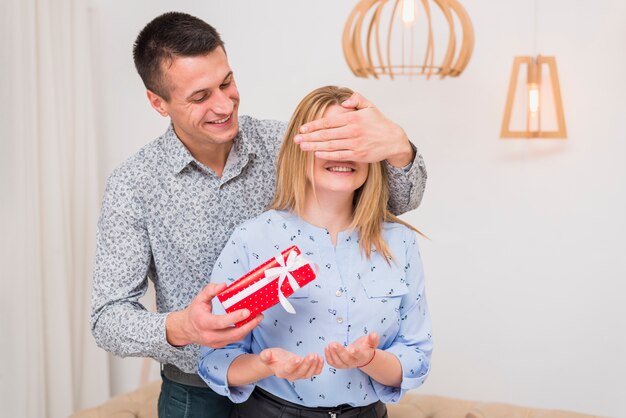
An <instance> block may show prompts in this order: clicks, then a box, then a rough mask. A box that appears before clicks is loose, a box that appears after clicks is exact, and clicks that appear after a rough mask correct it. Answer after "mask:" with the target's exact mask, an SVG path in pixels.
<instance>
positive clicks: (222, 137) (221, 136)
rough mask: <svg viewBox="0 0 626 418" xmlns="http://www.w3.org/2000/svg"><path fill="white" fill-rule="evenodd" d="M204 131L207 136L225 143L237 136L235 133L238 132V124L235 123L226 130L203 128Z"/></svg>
mask: <svg viewBox="0 0 626 418" xmlns="http://www.w3.org/2000/svg"><path fill="white" fill-rule="evenodd" d="M204 133H205V135H206V136H207V137H208V138H210V139H211V140H213V141H215V142H217V143H226V142H230V141H232V140H234V139H235V138H236V137H237V134H238V133H239V126H237V125H235V126H234V127H232V128H230V129H228V130H227V131H224V130H216V129H204Z"/></svg>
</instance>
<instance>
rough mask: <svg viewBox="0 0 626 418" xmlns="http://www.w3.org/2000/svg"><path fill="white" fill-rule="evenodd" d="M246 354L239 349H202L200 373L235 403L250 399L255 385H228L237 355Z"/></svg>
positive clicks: (214, 388)
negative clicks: (229, 372) (229, 373)
mask: <svg viewBox="0 0 626 418" xmlns="http://www.w3.org/2000/svg"><path fill="white" fill-rule="evenodd" d="M242 354H246V353H245V352H244V351H241V350H238V349H228V348H220V349H212V348H206V347H203V348H202V349H201V350H200V360H199V361H198V374H199V375H200V377H201V378H202V380H204V381H205V383H206V384H207V385H208V386H209V387H210V388H211V389H213V391H214V392H215V393H217V394H219V395H222V396H227V397H228V399H230V400H231V401H233V402H234V403H242V402H245V401H246V400H248V398H249V397H250V395H251V394H252V391H253V390H254V387H255V385H254V384H249V385H241V386H228V383H227V379H228V368H229V367H230V365H231V364H232V362H233V361H235V359H236V358H237V357H239V356H240V355H242Z"/></svg>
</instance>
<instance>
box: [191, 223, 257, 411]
mask: <svg viewBox="0 0 626 418" xmlns="http://www.w3.org/2000/svg"><path fill="white" fill-rule="evenodd" d="M239 232H240V228H237V229H236V230H235V232H234V233H233V235H232V236H231V237H230V239H229V240H228V243H227V244H226V246H225V247H224V249H223V250H222V253H221V254H220V256H219V258H218V259H217V261H216V263H215V267H214V268H213V273H212V275H211V282H212V283H227V284H230V283H232V282H233V281H234V280H237V279H238V278H240V277H241V276H243V275H244V274H246V273H247V272H248V271H249V270H250V268H249V267H250V263H249V259H248V255H247V246H246V245H245V243H244V240H243V239H242V238H241V236H240V235H239ZM213 313H215V314H218V315H221V314H224V313H225V311H224V307H223V306H222V304H221V303H220V301H219V300H218V299H217V298H213ZM251 345H252V333H250V334H248V335H247V336H246V337H245V338H244V339H243V340H241V341H238V342H236V343H233V344H229V345H227V346H225V347H223V348H217V349H215V348H208V347H201V349H200V360H199V361H198V374H199V375H200V377H201V378H202V379H203V380H204V381H205V382H206V384H207V385H208V386H209V387H210V388H211V389H213V391H214V392H215V393H219V394H220V395H223V396H227V397H228V398H229V399H230V400H231V401H233V402H235V403H241V402H244V401H245V400H247V399H248V398H249V397H250V394H251V393H252V391H253V390H254V386H255V385H254V384H249V385H242V386H229V385H228V369H229V367H230V365H231V364H232V362H233V361H234V360H235V359H236V358H237V357H239V356H240V355H242V354H248V353H251V352H252V351H251Z"/></svg>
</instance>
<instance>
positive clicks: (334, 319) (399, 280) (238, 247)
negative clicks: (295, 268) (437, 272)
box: [198, 210, 432, 407]
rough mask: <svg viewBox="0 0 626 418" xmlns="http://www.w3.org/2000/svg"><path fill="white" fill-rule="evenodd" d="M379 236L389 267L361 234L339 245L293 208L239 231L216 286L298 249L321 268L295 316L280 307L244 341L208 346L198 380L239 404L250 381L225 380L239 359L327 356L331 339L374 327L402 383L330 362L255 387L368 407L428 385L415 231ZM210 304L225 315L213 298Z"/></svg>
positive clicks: (343, 236) (399, 228)
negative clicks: (272, 352)
mask: <svg viewBox="0 0 626 418" xmlns="http://www.w3.org/2000/svg"><path fill="white" fill-rule="evenodd" d="M383 237H384V239H385V241H386V242H387V245H388V246H389V248H390V250H391V252H392V254H393V257H394V261H392V263H391V267H390V266H389V265H388V264H387V263H386V261H385V260H384V258H383V257H382V256H381V255H380V254H378V253H376V252H373V253H372V257H371V259H369V260H368V259H366V258H365V256H364V255H363V253H362V251H361V250H360V248H359V245H358V234H357V233H356V232H354V231H353V232H350V231H344V232H340V233H339V235H338V237H337V245H336V246H333V244H332V242H331V239H330V234H329V233H328V231H327V230H326V229H324V228H319V227H316V226H313V225H311V224H309V223H307V222H305V221H303V220H302V219H300V218H299V217H297V216H294V215H292V214H290V213H288V212H283V211H275V210H270V211H268V212H265V213H263V214H261V215H260V216H258V217H257V218H254V219H252V220H249V221H247V222H245V223H244V224H242V225H241V226H239V227H237V228H236V229H235V232H234V233H233V235H232V236H231V238H230V240H229V241H228V243H227V244H226V247H225V248H224V250H223V251H222V253H221V255H220V257H219V258H218V260H217V262H216V264H215V268H214V270H213V275H212V278H211V282H212V283H220V282H226V283H232V282H233V281H234V280H236V279H238V278H239V277H241V276H243V275H244V274H245V273H247V272H248V271H249V270H251V269H253V268H254V267H256V266H258V265H259V264H261V263H263V262H265V261H266V260H268V259H270V258H273V257H274V256H275V255H277V254H278V253H280V252H281V251H282V250H284V249H286V248H288V247H290V246H292V245H297V246H298V247H299V248H300V250H301V251H302V254H303V255H305V257H307V258H308V259H309V260H312V261H313V262H315V263H316V264H317V265H318V266H319V272H318V274H317V278H316V279H315V280H314V281H313V282H311V283H309V284H308V285H306V286H304V287H303V288H301V289H300V290H298V291H297V292H296V293H294V294H293V295H292V296H291V297H290V298H289V301H290V302H291V304H292V305H293V306H294V308H295V310H296V314H295V315H292V314H289V313H287V312H286V311H285V310H284V308H283V307H282V306H281V305H280V304H278V305H275V306H273V307H271V308H270V309H268V310H266V311H265V312H264V315H265V318H264V320H263V321H262V322H261V324H260V325H259V326H257V327H256V328H255V329H254V330H253V331H252V333H250V334H249V335H248V336H247V337H246V338H245V339H244V340H243V341H240V342H238V343H235V344H231V345H228V346H226V347H224V348H221V349H209V348H202V349H201V357H200V361H199V364H198V368H199V374H200V376H201V377H202V378H203V379H204V380H205V381H206V382H207V384H208V385H209V386H210V387H211V388H212V389H213V390H214V391H215V392H217V393H219V394H222V395H225V396H228V397H229V398H230V399H231V400H232V401H234V402H237V403H239V402H243V401H245V400H246V399H248V397H249V396H250V394H251V393H252V390H253V389H254V384H250V385H244V386H236V387H233V386H228V384H227V382H226V377H227V371H228V367H229V366H230V364H231V363H232V361H233V360H234V359H235V358H237V357H238V356H239V355H242V354H245V353H254V354H258V353H260V352H261V351H262V350H264V349H265V348H270V347H281V348H284V349H286V350H289V351H291V352H293V353H296V354H298V355H300V356H305V355H307V354H309V353H317V354H318V355H320V356H321V357H322V358H323V357H324V347H325V346H326V345H327V344H328V343H330V342H331V341H337V342H339V343H341V344H343V345H344V346H347V345H348V344H351V343H352V342H353V341H354V340H356V339H357V338H359V337H361V336H362V335H365V334H367V333H369V332H373V331H375V332H377V333H378V334H379V335H380V338H381V339H380V345H379V348H380V349H383V350H385V351H387V352H389V353H392V354H394V355H395V356H396V357H398V359H399V361H400V363H401V364H402V384H401V386H400V387H399V388H394V387H390V386H385V385H382V384H380V383H378V382H376V381H375V380H373V379H371V378H370V377H369V376H368V375H366V374H365V373H363V372H362V371H360V370H359V369H335V368H333V367H330V366H329V365H328V364H325V365H324V367H323V370H322V373H321V374H320V375H318V376H314V377H312V378H310V379H305V380H297V381H295V382H293V383H290V382H289V381H287V380H285V379H280V378H277V377H275V376H271V377H268V378H266V379H263V380H260V381H259V382H257V383H256V385H258V386H259V387H260V388H262V389H264V390H266V391H268V392H270V393H272V394H274V395H276V396H279V397H281V398H283V399H285V400H287V401H289V402H294V403H297V404H300V405H305V406H308V407H331V406H336V405H340V404H345V403H347V404H350V405H352V406H364V405H369V404H371V403H373V402H375V401H377V400H381V401H383V402H385V403H395V402H398V401H399V400H400V398H401V397H402V395H403V394H404V392H405V391H406V390H408V389H414V388H416V387H418V386H420V385H421V384H422V383H424V380H425V379H426V377H427V375H428V373H429V370H430V356H431V351H432V343H431V322H430V316H429V312H428V305H427V303H426V297H425V291H424V273H423V270H422V261H421V259H420V254H419V250H418V247H417V242H416V234H415V232H413V231H411V230H410V229H409V228H406V227H405V226H403V225H400V224H395V223H385V224H384V229H383ZM213 309H214V312H216V313H224V309H223V307H222V306H221V305H220V303H219V301H218V300H217V298H215V299H214V303H213Z"/></svg>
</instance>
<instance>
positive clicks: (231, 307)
mask: <svg viewBox="0 0 626 418" xmlns="http://www.w3.org/2000/svg"><path fill="white" fill-rule="evenodd" d="M310 263H311V261H309V260H307V259H306V258H305V257H304V256H303V255H302V254H301V252H300V249H299V248H298V247H297V246H295V245H294V246H292V247H289V248H287V249H286V250H285V251H283V252H282V253H281V254H280V255H276V257H274V258H272V259H270V260H267V261H266V262H265V263H263V264H261V265H260V266H258V267H257V268H255V269H254V270H252V271H250V272H248V273H246V275H244V276H243V277H240V278H239V279H237V280H236V281H235V282H234V283H233V284H231V285H230V286H228V287H227V288H226V289H224V290H222V291H221V292H220V293H218V294H217V298H218V300H219V301H220V302H221V303H222V306H224V309H225V310H226V312H228V313H230V312H233V311H236V310H239V309H244V308H245V309H248V310H249V311H250V316H249V317H248V318H246V319H244V320H243V321H240V322H238V323H236V324H235V326H237V327H240V326H242V325H243V324H245V323H246V322H248V321H250V320H252V319H253V318H254V317H255V316H256V315H258V314H259V313H261V312H263V311H264V310H266V309H268V308H270V307H272V306H274V305H276V304H277V303H280V304H281V305H282V306H283V307H284V308H285V310H286V311H287V312H289V313H292V314H293V313H296V311H295V310H294V309H293V306H291V303H289V301H288V300H287V298H288V297H289V296H291V295H292V294H293V293H294V292H295V291H296V290H298V289H299V288H301V287H302V286H304V285H306V284H307V283H310V282H311V281H313V280H314V279H315V272H314V271H313V269H312V268H311V266H310ZM279 289H280V290H279Z"/></svg>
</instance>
